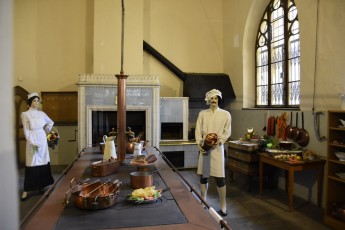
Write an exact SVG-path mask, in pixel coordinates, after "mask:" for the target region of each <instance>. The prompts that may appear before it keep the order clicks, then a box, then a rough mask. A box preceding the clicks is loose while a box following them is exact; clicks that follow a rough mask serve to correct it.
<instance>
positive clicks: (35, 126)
mask: <svg viewBox="0 0 345 230" xmlns="http://www.w3.org/2000/svg"><path fill="white" fill-rule="evenodd" d="M21 118H22V122H23V130H24V136H25V138H26V153H25V154H26V163H25V164H26V166H28V167H30V166H40V165H46V164H47V163H48V162H50V157H49V150H48V143H47V133H48V132H50V130H51V128H52V127H53V125H54V122H53V121H52V120H51V119H50V118H49V117H48V116H47V114H45V113H44V112H42V111H39V110H37V109H34V108H29V110H27V111H26V112H22V114H21ZM33 145H37V146H38V151H36V152H34V150H33Z"/></svg>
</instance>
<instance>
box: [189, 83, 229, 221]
mask: <svg viewBox="0 0 345 230" xmlns="http://www.w3.org/2000/svg"><path fill="white" fill-rule="evenodd" d="M221 99H222V93H221V92H220V91H219V90H217V89H212V90H210V91H209V92H207V93H206V97H205V101H206V104H208V105H210V108H209V109H207V110H203V111H201V112H200V113H199V116H198V119H197V122H196V128H195V139H196V143H197V144H198V148H199V150H200V155H199V161H198V170H197V174H199V175H201V176H200V190H201V197H202V198H203V199H204V200H206V196H207V190H208V180H209V177H210V176H212V177H214V178H215V181H216V185H217V190H218V195H219V199H220V206H221V210H219V211H218V213H219V214H220V215H222V216H226V215H227V210H226V185H225V157H224V142H225V141H227V139H228V138H229V137H230V135H231V115H230V113H229V112H228V111H226V110H223V109H220V108H219V106H218V105H219V103H220V102H221ZM209 133H216V134H217V136H218V139H217V141H216V143H215V144H214V145H213V146H212V148H211V149H210V150H208V151H206V150H205V149H204V148H203V142H204V140H205V137H206V135H207V134H209Z"/></svg>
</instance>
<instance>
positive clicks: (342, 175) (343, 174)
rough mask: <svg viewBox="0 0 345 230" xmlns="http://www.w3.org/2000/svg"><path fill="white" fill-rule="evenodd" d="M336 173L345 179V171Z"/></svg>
mask: <svg viewBox="0 0 345 230" xmlns="http://www.w3.org/2000/svg"><path fill="white" fill-rule="evenodd" d="M335 175H337V176H338V177H340V178H341V179H345V172H340V173H335Z"/></svg>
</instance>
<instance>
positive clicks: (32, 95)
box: [28, 92, 40, 99]
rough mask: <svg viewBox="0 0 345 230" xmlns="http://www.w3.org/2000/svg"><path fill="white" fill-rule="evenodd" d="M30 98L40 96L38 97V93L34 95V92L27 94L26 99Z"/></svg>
mask: <svg viewBox="0 0 345 230" xmlns="http://www.w3.org/2000/svg"><path fill="white" fill-rule="evenodd" d="M32 97H40V96H39V95H38V93H36V92H33V93H29V94H28V99H30V98H32Z"/></svg>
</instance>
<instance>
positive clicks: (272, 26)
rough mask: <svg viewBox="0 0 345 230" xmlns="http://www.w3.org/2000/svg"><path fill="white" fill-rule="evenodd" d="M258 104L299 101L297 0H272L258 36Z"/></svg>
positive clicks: (295, 103) (286, 104)
mask: <svg viewBox="0 0 345 230" xmlns="http://www.w3.org/2000/svg"><path fill="white" fill-rule="evenodd" d="M255 55H256V61H255V65H256V107H263V108H275V107H277V108H281V107H283V108H295V107H297V108H298V107H299V105H300V36H299V22H298V14H297V7H296V5H295V1H294V0H271V1H270V3H269V5H268V6H267V8H266V10H265V12H264V14H263V17H262V19H261V22H260V26H259V29H258V33H257V38H256V48H255Z"/></svg>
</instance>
